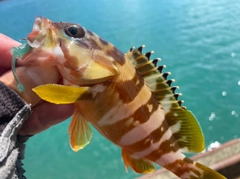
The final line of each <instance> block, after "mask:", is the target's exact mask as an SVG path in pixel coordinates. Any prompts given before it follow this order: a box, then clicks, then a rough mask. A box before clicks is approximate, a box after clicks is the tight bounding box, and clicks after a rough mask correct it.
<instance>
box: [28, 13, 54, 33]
mask: <svg viewBox="0 0 240 179" xmlns="http://www.w3.org/2000/svg"><path fill="white" fill-rule="evenodd" d="M52 24H53V22H52V21H51V20H49V19H47V18H45V17H42V16H37V17H36V19H35V21H34V24H33V29H32V31H37V32H39V31H41V30H47V29H49V28H50V27H51V26H52Z"/></svg>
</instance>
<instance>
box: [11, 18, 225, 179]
mask: <svg viewBox="0 0 240 179" xmlns="http://www.w3.org/2000/svg"><path fill="white" fill-rule="evenodd" d="M27 40H28V47H29V46H30V48H31V49H30V50H29V51H27V52H26V53H25V54H24V55H23V56H22V57H21V58H19V60H18V61H17V63H18V64H19V65H25V66H31V65H42V66H44V65H45V66H47V65H55V66H56V67H57V68H58V71H59V73H60V74H61V76H62V79H63V84H61V85H57V84H46V85H42V86H38V87H36V88H34V89H33V90H34V91H35V92H36V93H37V95H39V97H40V98H42V99H44V100H46V101H48V102H51V103H55V104H69V103H74V104H75V106H76V110H75V113H74V115H73V117H72V121H71V124H70V126H69V134H70V145H71V148H72V149H73V150H74V151H78V150H80V149H82V148H84V147H85V146H86V145H87V144H88V143H89V142H90V140H91V138H92V131H91V128H90V127H89V124H88V123H91V124H92V125H93V126H94V127H95V128H96V129H97V130H98V131H99V132H100V133H101V134H102V135H103V136H105V137H106V138H107V139H109V140H110V141H111V142H113V143H115V144H116V145H118V146H119V147H120V148H121V149H122V157H123V161H124V165H125V168H126V170H127V169H128V167H129V166H130V167H131V168H132V169H133V170H134V171H135V172H137V173H151V172H153V171H154V170H155V166H154V163H156V164H158V165H161V166H163V167H165V168H166V169H168V170H170V171H171V172H173V173H174V174H176V175H177V176H178V177H180V178H184V179H196V178H202V179H213V178H216V179H217V178H218V179H223V178H225V177H224V176H222V175H220V174H219V173H217V172H215V171H213V170H211V169H210V168H208V167H205V166H203V165H201V164H199V163H197V162H194V161H192V160H190V159H188V158H187V157H185V155H184V154H183V153H182V152H200V151H202V150H203V149H204V138H203V134H202V131H201V128H200V126H199V124H198V122H197V119H196V118H195V116H194V115H193V114H192V113H191V112H190V111H188V110H187V109H186V108H185V107H182V106H181V104H182V102H183V101H181V100H178V97H179V96H180V95H181V94H180V93H179V94H178V93H175V90H176V89H178V87H171V83H172V82H174V80H171V79H170V80H168V79H167V77H168V76H169V75H170V73H169V72H166V73H162V70H163V69H164V68H165V67H166V66H164V65H162V66H157V63H158V62H159V61H160V59H154V60H151V59H150V57H151V54H152V53H153V51H151V52H147V53H145V54H143V53H142V50H143V47H144V46H140V47H139V48H136V49H135V48H131V49H130V50H129V51H128V52H127V53H126V54H125V55H123V53H122V52H121V51H119V50H118V49H117V48H116V47H115V46H114V45H113V44H111V43H109V42H107V41H105V40H103V39H101V38H100V37H99V36H97V35H96V34H94V33H93V32H91V31H89V30H87V29H85V28H84V27H82V26H80V25H78V24H75V23H68V22H52V21H51V20H48V19H46V18H42V17H37V18H36V20H35V23H34V28H33V31H32V32H31V33H30V34H29V35H28V37H27ZM15 50H16V52H17V50H18V49H15ZM40 59H41V60H40Z"/></svg>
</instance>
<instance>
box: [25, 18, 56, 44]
mask: <svg viewBox="0 0 240 179" xmlns="http://www.w3.org/2000/svg"><path fill="white" fill-rule="evenodd" d="M52 25H53V22H52V21H51V20H49V19H47V18H44V17H41V16H38V17H36V19H35V21H34V24H33V29H32V32H31V33H29V34H28V36H27V41H28V43H29V45H30V46H31V47H33V48H38V47H39V46H40V45H41V44H42V41H43V40H44V39H45V38H46V37H47V35H48V31H49V29H51V27H52Z"/></svg>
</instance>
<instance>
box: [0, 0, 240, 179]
mask: <svg viewBox="0 0 240 179" xmlns="http://www.w3.org/2000/svg"><path fill="white" fill-rule="evenodd" d="M239 9H240V1H239V0H211V1H204V0H194V1H192V0H181V1H177V0H175V1H174V0H168V1H153V0H122V1H113V0H112V1H111V0H98V1H94V0H88V1H83V0H72V1H64V0H52V1H49V0H38V1H34V0H21V1H19V0H18V1H17V0H15V1H13V0H6V1H1V2H0V32H1V33H4V34H6V35H8V36H10V37H12V38H14V39H16V40H19V39H20V38H22V37H26V35H27V34H28V33H29V32H30V31H31V28H32V25H33V21H34V19H35V17H36V16H39V15H41V16H45V17H47V18H49V19H51V20H54V21H71V22H77V23H80V24H81V25H83V26H85V27H86V28H88V29H90V30H92V31H94V32H95V33H97V34H99V35H100V36H101V37H103V38H104V39H106V40H108V41H110V42H112V43H113V44H115V46H117V47H118V48H119V49H121V50H122V51H124V52H125V51H127V50H128V49H129V48H130V47H131V46H133V45H134V46H140V45H142V44H145V45H146V50H145V51H150V50H154V51H155V54H154V55H153V58H154V57H160V58H161V59H162V62H161V63H160V64H165V65H167V69H166V71H171V73H172V75H171V76H170V78H174V79H175V80H176V82H175V85H178V86H180V87H181V88H180V89H179V90H178V92H181V93H183V96H182V97H181V99H183V100H184V101H185V103H184V105H186V106H187V108H188V109H190V110H191V111H193V113H194V114H195V115H196V116H197V118H198V119H199V123H200V124H201V126H202V129H203V132H204V135H205V139H206V147H208V146H209V145H210V144H211V143H213V142H215V141H218V142H220V143H224V142H226V141H228V140H232V139H234V138H238V137H239V136H240V134H239V126H240V116H239V115H240V100H239V98H240V70H239V68H240V18H239V17H240V11H239ZM68 125H69V120H67V121H65V122H63V123H62V124H59V125H57V126H54V127H52V128H50V129H49V130H47V131H45V132H43V133H41V134H39V135H36V136H34V137H32V138H31V139H30V141H29V142H28V143H27V149H26V158H25V160H24V166H25V169H26V170H27V172H26V176H27V177H28V178H31V179H40V178H45V179H55V178H58V179H73V178H82V179H96V178H104V179H131V178H136V177H137V176H139V175H136V174H135V173H134V172H132V171H131V170H130V171H129V173H126V172H125V169H124V167H123V162H122V159H121V151H120V149H119V148H118V147H116V146H114V145H113V144H112V143H110V142H109V141H107V140H106V139H104V138H103V137H102V136H101V135H100V134H99V133H98V132H97V131H96V130H94V136H93V139H92V141H91V143H90V144H89V145H88V146H87V147H86V148H85V149H83V150H82V151H80V152H78V153H74V152H73V151H72V150H71V149H70V147H69V144H68V134H67V128H68Z"/></svg>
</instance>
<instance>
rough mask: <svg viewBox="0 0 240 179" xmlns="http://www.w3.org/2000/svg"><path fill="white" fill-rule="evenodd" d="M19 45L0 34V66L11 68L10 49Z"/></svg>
mask: <svg viewBox="0 0 240 179" xmlns="http://www.w3.org/2000/svg"><path fill="white" fill-rule="evenodd" d="M19 45H20V43H19V42H17V41H15V40H13V39H11V38H10V37H7V36H6V35H3V34H1V33H0V66H1V67H5V68H10V67H11V59H12V55H11V53H10V49H11V48H12V47H17V46H19Z"/></svg>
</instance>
